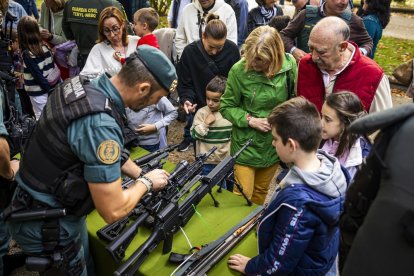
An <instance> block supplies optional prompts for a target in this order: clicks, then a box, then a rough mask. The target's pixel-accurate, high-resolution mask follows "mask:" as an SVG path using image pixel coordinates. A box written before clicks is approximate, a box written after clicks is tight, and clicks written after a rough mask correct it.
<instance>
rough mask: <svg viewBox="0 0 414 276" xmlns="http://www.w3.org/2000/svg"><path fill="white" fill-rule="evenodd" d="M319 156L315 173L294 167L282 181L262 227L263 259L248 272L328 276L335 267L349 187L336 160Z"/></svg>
mask: <svg viewBox="0 0 414 276" xmlns="http://www.w3.org/2000/svg"><path fill="white" fill-rule="evenodd" d="M317 156H318V158H319V159H320V160H321V167H320V168H319V170H318V171H317V172H305V171H302V170H300V169H299V168H298V167H296V166H293V167H292V168H291V169H290V171H289V173H288V174H287V175H286V177H285V178H284V179H283V180H282V182H281V184H280V187H281V188H280V189H278V190H277V191H276V192H275V195H274V196H273V198H272V201H271V202H270V204H269V207H268V208H267V210H266V211H265V213H264V214H263V219H262V221H261V222H260V224H259V226H258V229H257V232H258V247H259V255H258V256H256V257H254V258H252V259H251V260H250V261H249V262H248V263H247V265H246V269H245V272H246V274H248V275H325V274H326V273H327V272H328V271H329V269H330V268H331V267H332V264H333V263H334V260H335V257H336V255H337V253H338V248H339V226H338V223H339V217H340V214H341V212H342V209H343V201H344V198H345V191H346V187H347V183H346V179H345V176H344V174H343V173H342V170H341V166H340V164H339V162H338V160H337V159H336V158H335V157H333V156H330V155H328V154H327V153H325V152H323V151H318V153H317Z"/></svg>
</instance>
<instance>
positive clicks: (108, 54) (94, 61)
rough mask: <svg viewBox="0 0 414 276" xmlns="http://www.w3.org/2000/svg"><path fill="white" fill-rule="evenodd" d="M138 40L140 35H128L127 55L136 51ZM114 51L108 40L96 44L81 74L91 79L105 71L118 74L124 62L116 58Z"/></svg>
mask: <svg viewBox="0 0 414 276" xmlns="http://www.w3.org/2000/svg"><path fill="white" fill-rule="evenodd" d="M138 40H139V37H138V36H130V35H129V36H128V46H127V47H125V50H126V54H125V56H126V57H128V56H129V55H131V54H132V53H133V52H135V50H136V48H137V43H138ZM114 53H115V50H114V49H113V48H112V46H111V44H108V43H107V42H100V43H98V44H96V45H95V46H93V48H92V50H91V52H90V53H89V55H88V59H87V60H86V63H85V67H83V69H82V71H81V72H80V74H81V75H83V76H87V77H88V78H90V79H94V78H96V77H99V76H100V75H102V74H103V73H108V74H110V75H111V76H113V75H115V74H117V73H118V72H119V71H120V70H121V67H122V64H121V63H120V62H119V61H117V60H116V59H115V58H114V56H113V55H114Z"/></svg>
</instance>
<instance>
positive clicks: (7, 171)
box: [0, 80, 19, 275]
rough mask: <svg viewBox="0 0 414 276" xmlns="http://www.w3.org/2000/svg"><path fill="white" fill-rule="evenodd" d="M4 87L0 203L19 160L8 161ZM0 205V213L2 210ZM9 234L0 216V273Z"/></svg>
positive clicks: (0, 117)
mask: <svg viewBox="0 0 414 276" xmlns="http://www.w3.org/2000/svg"><path fill="white" fill-rule="evenodd" d="M0 81H1V80H0ZM3 89H4V87H3V86H2V85H1V86H0V205H3V203H4V202H6V201H7V200H8V198H7V197H8V196H9V194H8V190H9V189H10V186H9V185H11V183H12V182H13V181H14V176H15V175H16V172H17V170H18V169H19V161H17V160H13V161H10V149H9V144H8V143H7V140H6V136H7V135H8V134H7V130H6V127H5V126H4V123H3V118H4V117H3V110H5V106H4V104H5V101H4V92H5V91H4V90H3ZM3 207H4V206H0V214H1V213H2V212H3ZM9 241H10V235H9V233H8V230H7V228H6V224H5V222H4V221H3V220H2V219H1V218H0V275H3V256H4V255H6V254H7V251H8V246H9Z"/></svg>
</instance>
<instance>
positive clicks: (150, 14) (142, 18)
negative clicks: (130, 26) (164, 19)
mask: <svg viewBox="0 0 414 276" xmlns="http://www.w3.org/2000/svg"><path fill="white" fill-rule="evenodd" d="M134 21H138V22H141V23H147V25H148V28H149V29H150V31H151V32H152V31H154V30H155V29H156V28H157V27H158V24H159V22H160V16H159V15H158V13H157V11H156V10H155V9H153V8H142V9H139V10H137V11H136V12H135V13H134Z"/></svg>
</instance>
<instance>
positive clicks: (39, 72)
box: [23, 46, 55, 96]
mask: <svg viewBox="0 0 414 276" xmlns="http://www.w3.org/2000/svg"><path fill="white" fill-rule="evenodd" d="M42 48H43V52H44V53H45V55H44V56H39V57H37V56H35V55H33V53H31V52H30V51H26V50H25V51H23V74H24V89H25V90H26V92H27V93H28V94H29V96H40V95H43V94H45V93H49V92H50V90H51V89H52V88H53V87H50V85H49V82H48V81H47V79H46V77H47V76H48V74H49V73H50V72H52V70H53V68H54V66H55V65H54V61H53V56H52V52H51V51H50V50H49V48H47V47H46V46H43V47H42Z"/></svg>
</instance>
